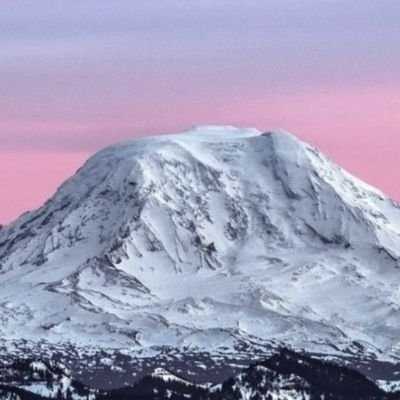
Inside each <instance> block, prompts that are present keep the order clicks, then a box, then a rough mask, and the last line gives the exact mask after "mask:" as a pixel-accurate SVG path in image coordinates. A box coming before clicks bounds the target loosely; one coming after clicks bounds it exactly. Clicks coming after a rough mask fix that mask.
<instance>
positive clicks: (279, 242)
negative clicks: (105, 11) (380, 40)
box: [0, 126, 400, 387]
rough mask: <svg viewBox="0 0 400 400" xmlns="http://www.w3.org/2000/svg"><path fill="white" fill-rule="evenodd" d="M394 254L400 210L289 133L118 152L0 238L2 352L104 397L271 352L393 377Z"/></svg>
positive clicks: (127, 147) (399, 306)
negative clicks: (73, 375) (164, 373)
mask: <svg viewBox="0 0 400 400" xmlns="http://www.w3.org/2000/svg"><path fill="white" fill-rule="evenodd" d="M399 257H400V207H399V205H398V204H397V203H395V202H393V201H392V200H390V199H388V198H387V197H385V196H384V195H383V194H382V193H380V192H379V191H377V190H375V189H373V188H371V187H369V186H368V185H366V184H364V183H362V182H361V181H359V180H358V179H356V178H354V177H353V176H351V175H350V174H348V173H346V172H345V171H344V170H342V169H341V168H340V167H338V166H336V165H335V164H333V163H332V162H331V161H330V160H329V159H328V158H327V157H326V156H324V155H323V154H321V153H320V152H318V151H317V150H316V149H315V148H313V147H311V146H309V145H307V144H305V143H303V142H301V141H299V140H298V139H296V138H295V137H294V136H292V135H290V134H288V133H286V132H283V131H276V132H268V133H260V132H258V131H257V130H254V129H237V128H233V127H213V126H211V127H198V128H195V129H192V130H190V131H187V132H184V133H182V134H176V135H163V136H158V137H152V138H145V139H140V140H134V141H130V142H126V143H121V144H117V145H114V146H111V147H109V148H107V149H105V150H103V151H101V152H99V153H98V154H96V155H95V156H93V157H92V158H91V159H89V161H87V163H86V164H85V165H84V166H83V167H82V168H81V169H80V170H79V171H78V172H77V173H76V175H75V176H73V177H72V178H71V179H69V180H68V181H67V182H66V183H64V184H63V185H62V186H61V187H60V189H59V190H58V191H57V193H56V194H55V195H54V196H53V197H52V198H51V199H50V200H49V201H48V202H47V203H46V204H45V205H44V206H43V207H42V208H40V209H39V210H37V211H34V212H29V213H26V214H24V215H22V216H21V217H20V218H19V219H18V220H16V221H15V222H14V223H12V224H10V225H8V226H5V227H3V228H2V229H0V336H1V338H3V339H2V341H1V342H0V354H2V355H3V357H13V356H16V355H21V354H24V355H29V356H34V357H38V356H40V357H49V358H51V357H57V358H58V359H61V360H62V361H63V362H66V363H67V364H68V365H71V363H72V364H73V365H74V366H75V367H76V368H77V374H79V376H80V377H81V379H83V380H84V381H85V382H86V383H93V382H94V381H96V382H98V381H101V385H103V386H107V387H113V386H118V385H120V384H125V383H129V382H130V380H132V372H133V374H137V373H139V372H138V371H140V372H143V373H146V368H147V369H148V370H149V369H150V368H154V366H160V365H154V364H159V362H160V360H162V363H163V365H164V366H167V367H174V368H175V369H176V370H177V371H178V372H180V373H182V372H183V371H186V372H188V371H189V372H190V374H191V377H192V378H194V379H197V380H198V381H202V380H203V381H206V380H209V379H212V378H214V377H215V376H216V375H219V376H225V375H226V374H227V373H230V372H231V370H232V371H233V370H234V371H238V370H239V369H240V368H242V367H243V366H245V365H247V364H248V363H249V362H250V361H254V359H255V358H258V359H262V358H263V357H264V356H265V355H266V354H268V353H269V352H270V351H272V349H273V348H276V347H279V346H282V345H284V346H289V347H292V348H295V349H305V350H306V351H307V352H309V353H312V354H314V355H315V354H317V355H319V356H320V357H323V358H335V359H341V360H344V361H345V362H350V363H353V364H354V365H356V366H357V368H359V369H362V368H364V367H363V366H365V363H366V362H368V363H370V364H368V367H365V369H366V370H368V371H369V372H368V373H369V374H370V375H372V376H373V377H374V378H382V376H378V375H379V374H380V373H381V372H382V371H383V370H385V371H390V374H391V376H395V375H396V371H395V372H393V369H396V368H397V367H395V363H396V362H397V359H398V357H399V355H400V345H399V343H400V313H399V310H400V290H399V281H400V268H399V267H400V261H399ZM132 360H133V361H132ZM371 363H372V364H371ZM374 363H378V364H379V371H380V372H379V373H378V372H376V373H375V372H374V371H372V372H371V365H373V364H374ZM127 365H129V366H130V367H129V368H130V369H129V368H127ZM218 365H224V367H223V368H222V367H221V368H222V369H218ZM389 365H390V367H389ZM161 366H162V365H161ZM226 366H228V367H229V368H230V369H229V368H228V370H229V371H227V370H226ZM397 369H400V368H397ZM104 371H107V374H109V373H114V375H107V377H108V380H105V378H104V376H105V375H104V374H105V373H104ZM122 371H123V372H122ZM127 371H128V372H127ZM387 373H388V374H389V372H387ZM127 374H128V375H129V376H128V375H127ZM224 374H225V375H224ZM375 375H376V376H375ZM110 376H112V377H111V378H109V377H110ZM134 376H135V375H134ZM94 377H95V378H94ZM113 379H115V381H114V380H113Z"/></svg>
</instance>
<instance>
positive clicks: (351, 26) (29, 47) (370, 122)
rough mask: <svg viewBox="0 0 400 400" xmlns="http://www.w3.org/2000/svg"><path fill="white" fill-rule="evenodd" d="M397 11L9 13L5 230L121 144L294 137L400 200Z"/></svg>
mask: <svg viewBox="0 0 400 400" xmlns="http://www.w3.org/2000/svg"><path fill="white" fill-rule="evenodd" d="M399 38H400V1H399V0H379V1H377V0H251V1H249V0H246V1H245V0H242V1H235V0H229V1H228V0H218V1H215V0H213V1H211V0H201V1H198V0H196V1H194V0H179V1H178V0H148V1H131V0H112V1H110V0H79V1H78V0H35V1H31V0H25V1H23V0H0V159H1V161H2V167H1V169H0V185H1V188H2V190H1V195H0V222H2V223H7V222H9V221H11V220H12V219H13V218H15V217H16V216H17V215H18V214H20V213H21V212H23V211H26V210H28V209H32V208H35V207H37V206H39V205H41V203H42V202H43V201H44V200H45V199H46V198H48V197H49V196H50V195H51V194H52V193H53V192H54V191H55V189H56V187H57V186H58V185H59V184H60V183H61V182H62V181H63V180H64V179H65V178H66V177H68V176H69V175H71V174H72V173H73V172H74V171H75V170H76V169H77V168H78V167H79V166H80V164H81V163H82V162H83V161H84V160H85V158H86V157H88V156H89V155H90V154H92V153H93V152H95V151H96V150H98V149H100V148H101V147H103V146H105V145H107V144H110V143H112V142H115V141H119V140H124V139H127V138H132V137H136V136H139V135H144V134H149V133H156V132H165V131H174V130H181V129H184V128H187V127H190V126H192V125H199V124H203V123H204V124H210V123H212V124H230V125H241V126H255V127H257V128H259V129H261V130H269V129H271V128H275V127H282V128H284V129H286V130H289V131H291V132H292V133H294V134H296V135H298V136H299V137H301V138H302V139H304V140H306V141H309V142H311V143H313V144H315V145H317V146H318V147H320V148H321V149H322V150H323V151H325V152H326V153H328V154H329V155H330V156H331V157H332V158H333V159H334V160H335V161H336V162H338V163H339V164H341V165H343V166H344V167H346V168H347V169H348V170H350V171H351V172H353V173H354V174H356V175H358V176H359V177H361V178H362V179H364V180H366V181H368V182H370V183H372V184H373V185H375V186H378V187H380V188H381V189H383V190H384V191H385V192H387V193H389V194H390V195H392V196H393V197H395V198H397V199H400V185H399V182H400V157H399V156H398V153H399V148H400V40H399Z"/></svg>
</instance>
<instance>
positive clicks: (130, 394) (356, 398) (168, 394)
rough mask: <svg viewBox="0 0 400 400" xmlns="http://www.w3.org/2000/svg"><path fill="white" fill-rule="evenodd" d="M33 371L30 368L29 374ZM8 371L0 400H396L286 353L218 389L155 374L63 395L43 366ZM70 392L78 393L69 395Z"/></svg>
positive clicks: (359, 378)
mask: <svg viewBox="0 0 400 400" xmlns="http://www.w3.org/2000/svg"><path fill="white" fill-rule="evenodd" d="M33 365H35V366H34V368H33V371H34V372H33V374H32V366H33ZM0 371H1V370H0ZM11 371H12V375H13V383H9V384H8V385H4V384H1V383H0V399H1V400H11V399H13V400H25V399H26V400H30V399H32V400H34V399H36V400H44V399H59V400H61V399H65V400H72V399H74V400H81V399H89V400H90V399H91V400H125V399H126V400H130V399H135V400H162V399H171V400H183V399H188V398H189V399H192V400H272V399H282V400H285V399H287V400H289V399H290V400H297V399H298V400H304V399H314V400H323V399H324V400H328V399H331V400H398V399H399V398H400V393H399V392H396V391H393V392H388V391H384V390H382V389H380V388H379V387H378V386H377V385H375V384H374V383H373V382H371V381H370V380H369V379H367V378H366V377H365V376H363V375H362V374H360V373H359V372H356V371H352V370H351V369H348V368H346V367H343V366H339V365H336V364H334V363H332V362H324V361H320V360H317V359H314V358H312V357H310V356H309V355H306V354H300V353H296V352H293V351H290V350H288V349H279V350H277V351H275V352H274V354H273V355H272V356H271V357H269V358H268V359H266V360H263V361H262V362H258V363H254V364H252V365H251V366H249V367H248V368H246V369H244V370H243V371H241V372H240V373H238V374H237V375H235V376H233V377H231V378H230V379H228V380H226V381H224V382H221V383H218V384H211V383H208V384H203V385H199V384H196V383H194V382H190V381H188V380H185V379H182V378H181V377H179V376H176V375H174V374H173V373H171V372H169V371H167V370H165V369H163V368H157V369H156V370H155V371H153V373H151V374H149V375H147V376H145V377H144V378H142V379H141V380H139V381H138V382H136V383H135V384H134V385H131V386H126V387H123V388H119V389H113V390H108V391H98V390H93V389H89V388H86V387H85V386H84V385H78V383H76V382H75V383H74V384H71V379H67V380H66V382H68V385H65V384H61V387H62V388H64V390H61V389H58V390H57V392H54V390H53V386H54V382H57V379H56V380H54V378H52V376H53V375H54V373H49V367H47V366H45V365H44V364H43V363H38V362H35V363H33V362H30V363H27V362H25V363H20V364H19V366H18V368H15V365H14V369H11ZM48 376H50V377H51V379H49V378H48ZM65 376H66V375H65V374H64V373H63V372H61V374H60V375H56V377H58V382H63V380H65ZM41 381H42V382H43V384H42V385H44V390H43V388H42V387H41V384H40V382H41ZM27 382H30V384H27ZM12 385H14V386H12ZM15 385H19V387H16V386H15ZM67 386H68V387H67ZM20 387H23V388H24V389H21V388H20ZM66 387H67V388H66ZM76 387H78V388H79V390H76V389H72V390H71V388H76ZM13 395H14V397H13Z"/></svg>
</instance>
